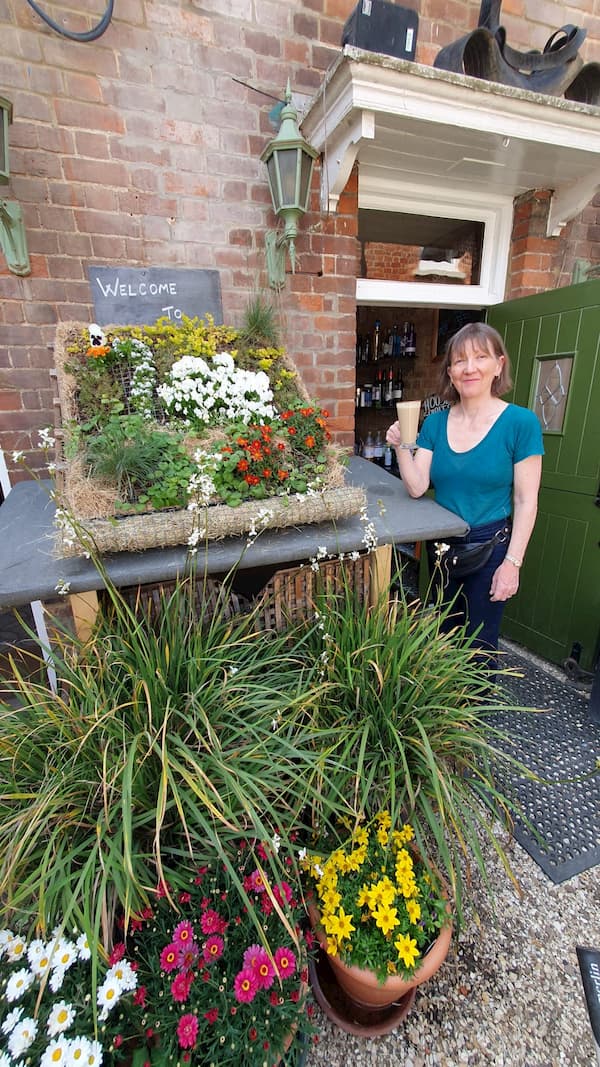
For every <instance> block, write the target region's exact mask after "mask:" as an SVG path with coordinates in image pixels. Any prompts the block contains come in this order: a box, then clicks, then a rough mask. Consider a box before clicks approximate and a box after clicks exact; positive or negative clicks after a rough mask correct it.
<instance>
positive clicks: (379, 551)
mask: <svg viewBox="0 0 600 1067" xmlns="http://www.w3.org/2000/svg"><path fill="white" fill-rule="evenodd" d="M370 558H371V581H370V593H369V604H370V605H371V607H372V606H373V605H374V604H376V603H377V601H378V600H379V598H380V597H381V596H382V595H383V593H385V592H387V591H389V588H390V582H391V580H392V546H391V545H381V546H380V547H379V548H376V549H375V551H374V552H372V553H371V557H370Z"/></svg>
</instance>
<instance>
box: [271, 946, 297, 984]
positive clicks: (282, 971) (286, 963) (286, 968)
mask: <svg viewBox="0 0 600 1067" xmlns="http://www.w3.org/2000/svg"><path fill="white" fill-rule="evenodd" d="M274 960H275V968H276V970H277V973H278V975H279V977H280V978H289V977H290V975H292V974H293V973H294V971H295V970H296V957H295V956H294V953H293V952H292V950H291V948H284V947H283V945H282V946H281V948H278V949H277V951H276V953H275V957H274Z"/></svg>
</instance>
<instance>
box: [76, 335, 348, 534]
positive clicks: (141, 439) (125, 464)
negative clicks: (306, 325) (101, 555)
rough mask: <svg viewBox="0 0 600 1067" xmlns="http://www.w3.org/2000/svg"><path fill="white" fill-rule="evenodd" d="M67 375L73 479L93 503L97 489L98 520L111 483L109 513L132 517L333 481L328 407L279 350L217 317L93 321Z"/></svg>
mask: <svg viewBox="0 0 600 1067" xmlns="http://www.w3.org/2000/svg"><path fill="white" fill-rule="evenodd" d="M65 370H66V371H67V373H68V374H69V375H70V376H71V381H72V385H71V387H70V396H71V401H70V403H71V406H72V415H73V418H72V419H70V420H69V422H68V435H67V440H66V453H67V459H68V460H69V463H70V464H75V467H70V468H69V471H70V473H69V475H68V477H69V478H70V480H71V483H72V480H73V478H75V479H81V478H84V479H85V492H86V497H87V498H88V499H89V494H90V490H92V491H93V489H94V486H97V487H98V491H100V492H101V493H102V494H103V496H102V501H103V504H102V508H103V510H102V512H98V513H97V514H99V515H100V514H106V511H105V510H104V509H105V504H104V500H105V494H106V493H107V492H108V493H110V491H111V489H112V491H113V492H114V504H113V507H112V513H113V514H115V515H127V514H138V513H140V512H145V511H150V510H164V509H167V508H180V509H181V508H186V507H187V506H188V504H191V506H192V507H198V506H200V505H201V506H204V507H205V506H207V505H209V504H226V505H228V506H229V507H236V506H238V505H239V504H241V503H242V502H244V501H247V500H263V499H266V498H267V497H272V496H289V495H291V494H298V493H300V494H304V493H307V492H311V491H319V490H323V489H324V488H327V472H328V470H329V469H330V467H331V463H332V460H333V458H334V453H333V451H332V450H331V445H330V441H331V434H330V432H329V430H328V429H327V425H326V421H327V418H328V412H326V411H324V410H322V409H320V408H318V407H315V406H313V405H311V404H309V403H308V402H307V400H306V396H305V394H304V392H303V390H302V387H301V385H300V383H299V380H298V378H297V375H296V373H295V372H294V371H293V369H290V365H289V363H288V362H287V361H286V359H285V355H284V351H283V349H280V348H275V347H265V346H264V345H263V346H255V347H253V346H252V345H251V344H249V343H248V342H246V341H244V338H243V337H242V335H241V334H239V333H237V332H236V331H235V330H232V329H231V328H228V327H223V326H215V324H214V323H213V322H212V320H211V319H210V318H209V317H207V321H206V322H203V321H202V320H190V319H184V321H183V322H182V323H181V324H180V325H178V326H175V325H174V324H172V323H166V322H164V321H162V320H159V322H158V323H157V324H156V325H155V326H153V327H123V328H122V329H121V330H120V331H119V333H118V334H114V335H111V334H110V333H108V334H105V333H104V331H102V330H101V329H100V327H98V326H95V325H93V326H91V327H90V328H89V336H88V337H87V339H85V338H84V337H83V336H81V337H77V338H76V343H72V344H70V345H69V346H68V358H67V360H66V362H65ZM200 484H201V485H202V494H201V499H200V495H199V494H198V492H197V490H198V486H199V485H200ZM89 514H90V516H93V515H94V514H96V513H95V512H94V511H93V509H92V511H90V512H89Z"/></svg>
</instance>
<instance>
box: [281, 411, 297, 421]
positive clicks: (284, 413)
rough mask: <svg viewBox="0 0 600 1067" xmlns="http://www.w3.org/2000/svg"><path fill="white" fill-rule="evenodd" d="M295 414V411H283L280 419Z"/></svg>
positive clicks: (288, 417)
mask: <svg viewBox="0 0 600 1067" xmlns="http://www.w3.org/2000/svg"><path fill="white" fill-rule="evenodd" d="M293 414H294V412H293V411H282V412H281V415H280V416H279V418H280V419H291V417H292V415H293Z"/></svg>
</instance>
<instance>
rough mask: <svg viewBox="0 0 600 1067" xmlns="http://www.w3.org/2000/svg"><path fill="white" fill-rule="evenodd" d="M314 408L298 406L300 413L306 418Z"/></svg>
mask: <svg viewBox="0 0 600 1067" xmlns="http://www.w3.org/2000/svg"><path fill="white" fill-rule="evenodd" d="M314 410H315V409H314V408H300V414H301V415H304V418H305V419H307V418H308V416H309V415H312V414H313V412H314Z"/></svg>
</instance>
